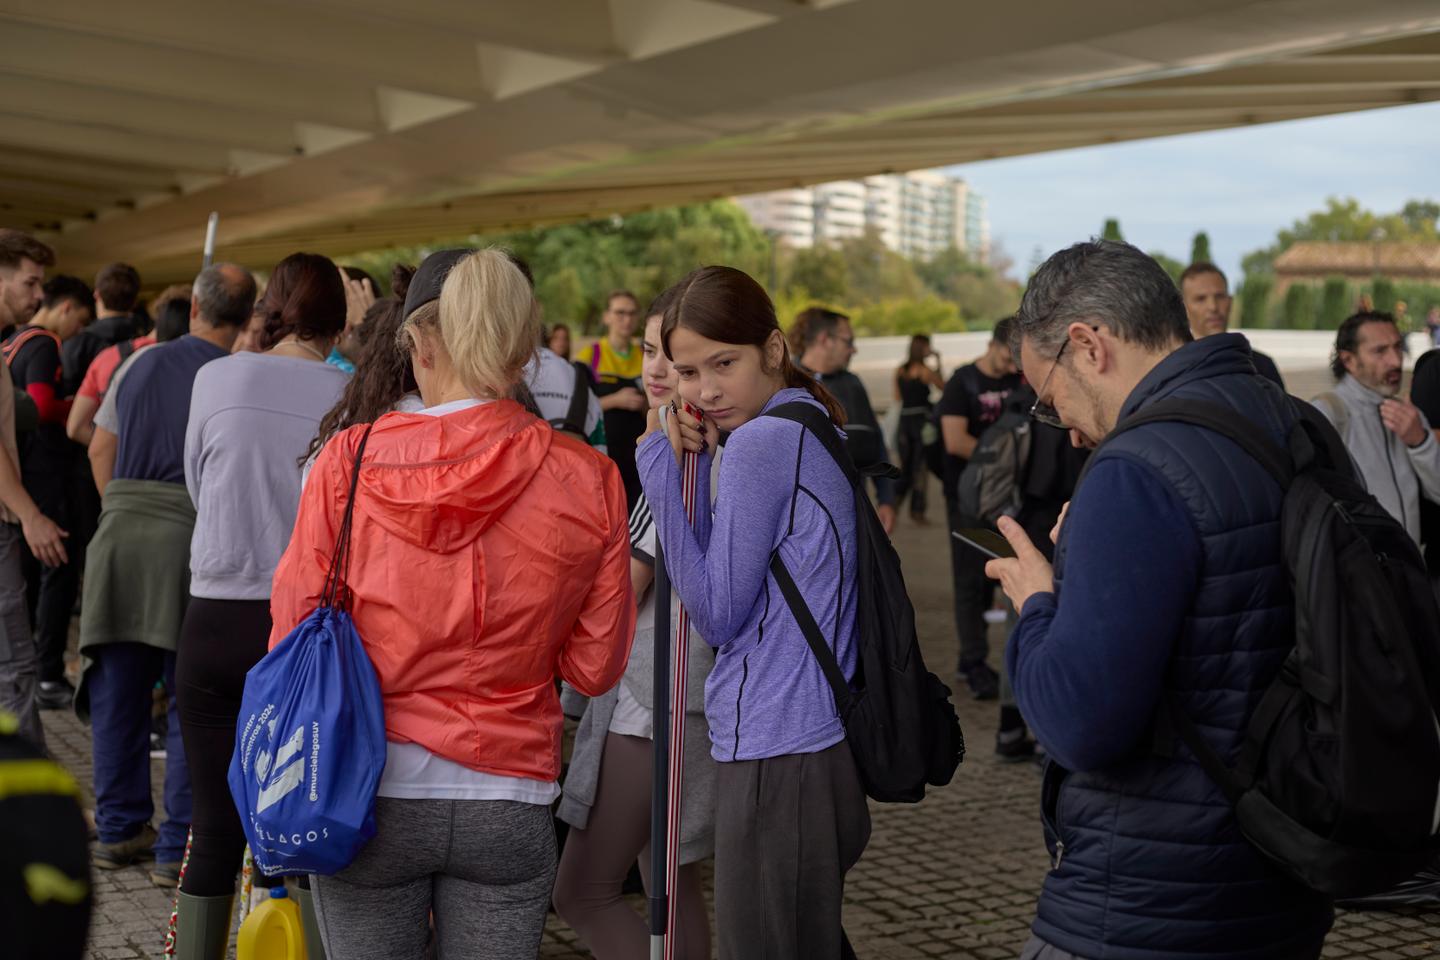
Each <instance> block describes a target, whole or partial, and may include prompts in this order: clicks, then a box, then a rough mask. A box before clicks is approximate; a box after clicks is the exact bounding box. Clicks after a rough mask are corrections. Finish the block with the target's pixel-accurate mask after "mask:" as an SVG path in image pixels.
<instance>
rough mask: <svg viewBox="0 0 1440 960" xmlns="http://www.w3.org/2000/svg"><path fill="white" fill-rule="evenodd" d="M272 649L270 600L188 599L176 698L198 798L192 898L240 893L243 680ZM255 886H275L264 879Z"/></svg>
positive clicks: (188, 887) (189, 872) (188, 878)
mask: <svg viewBox="0 0 1440 960" xmlns="http://www.w3.org/2000/svg"><path fill="white" fill-rule="evenodd" d="M269 643H270V601H269V600H207V599H205V598H204V597H191V598H190V606H189V608H188V609H187V610H186V611H185V625H184V626H183V627H181V629H180V651H179V657H178V658H177V660H176V664H175V685H176V690H175V696H176V701H177V705H178V707H179V709H180V732H181V735H182V736H183V737H184V739H185V757H186V759H187V760H189V762H190V788H191V791H192V793H193V795H194V812H193V813H192V814H191V818H190V829H191V831H192V838H191V841H190V863H189V865H188V866H187V867H186V868H185V880H184V882H183V883H181V885H180V889H182V890H183V891H185V892H186V893H188V894H190V895H191V896H195V897H219V896H225V895H228V894H230V893H232V892H234V890H235V875H236V874H237V873H238V872H239V871H240V861H241V859H242V858H243V856H244V852H245V833H244V831H243V830H242V829H241V827H240V814H239V813H237V812H236V810H235V802H234V801H233V800H231V799H230V784H229V782H228V781H227V780H226V777H227V775H228V774H229V772H230V755H231V754H232V753H234V752H235V718H236V717H238V716H239V715H240V695H241V693H243V692H244V690H245V673H246V671H248V670H249V669H250V668H251V667H253V666H255V664H256V663H258V662H259V660H260V658H261V657H263V656H265V652H266V650H267V649H268V647H269ZM255 883H256V885H257V886H268V885H269V882H267V881H266V880H265V878H264V877H263V876H262V875H260V874H259V873H258V872H257V873H256V875H255Z"/></svg>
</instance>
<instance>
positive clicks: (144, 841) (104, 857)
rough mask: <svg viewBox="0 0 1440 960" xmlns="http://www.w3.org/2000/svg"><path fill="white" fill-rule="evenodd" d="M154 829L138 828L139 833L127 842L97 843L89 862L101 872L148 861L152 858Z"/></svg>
mask: <svg viewBox="0 0 1440 960" xmlns="http://www.w3.org/2000/svg"><path fill="white" fill-rule="evenodd" d="M154 846H155V828H154V827H152V826H150V824H148V823H147V824H145V826H143V827H141V828H140V832H139V833H137V834H135V836H133V837H131V838H130V839H129V840H120V841H118V842H116V843H97V844H95V850H94V853H93V854H92V855H91V860H92V861H94V863H95V866H96V867H98V868H100V869H101V870H119V869H120V868H121V867H128V866H130V864H132V863H137V862H139V861H141V860H149V859H151V858H152V857H154V855H155V854H154V851H153V850H152V849H151V848H152V847H154Z"/></svg>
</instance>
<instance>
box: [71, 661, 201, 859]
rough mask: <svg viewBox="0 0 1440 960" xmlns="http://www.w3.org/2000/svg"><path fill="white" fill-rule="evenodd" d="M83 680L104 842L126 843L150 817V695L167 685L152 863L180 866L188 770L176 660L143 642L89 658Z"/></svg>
mask: <svg viewBox="0 0 1440 960" xmlns="http://www.w3.org/2000/svg"><path fill="white" fill-rule="evenodd" d="M89 653H90V656H91V657H92V658H93V659H94V661H95V662H94V663H93V664H92V665H91V666H90V669H89V670H87V671H86V673H85V689H86V692H87V693H88V695H89V701H90V730H91V738H92V741H93V744H94V756H95V830H96V832H97V833H98V834H99V835H100V841H101V842H102V843H118V842H120V841H121V840H129V839H130V838H131V837H133V836H135V835H136V834H137V833H139V832H140V830H141V829H142V828H143V827H144V826H145V824H147V823H149V822H150V818H151V817H152V816H154V815H155V803H154V801H153V800H152V799H151V794H150V710H151V705H152V703H153V702H154V701H153V698H152V697H151V693H150V692H151V690H152V689H154V687H155V682H156V681H157V680H161V679H163V680H164V681H165V689H166V692H167V693H168V694H169V701H170V705H169V719H170V728H169V731H168V734H167V737H166V742H165V817H166V819H165V822H164V823H163V824H161V825H160V836H159V839H157V840H156V841H155V859H156V860H157V861H159V862H160V863H179V862H180V858H181V856H182V855H183V854H184V853H185V835H186V833H188V832H189V830H190V771H189V770H188V769H187V767H186V765H185V748H184V746H183V745H182V744H181V742H180V720H179V717H178V716H177V715H176V710H175V693H174V691H175V654H173V653H170V652H169V651H166V650H160V649H158V648H156V647H151V646H147V645H146V644H143V643H111V644H106V645H105V646H101V647H95V648H93V649H91V650H90V651H89Z"/></svg>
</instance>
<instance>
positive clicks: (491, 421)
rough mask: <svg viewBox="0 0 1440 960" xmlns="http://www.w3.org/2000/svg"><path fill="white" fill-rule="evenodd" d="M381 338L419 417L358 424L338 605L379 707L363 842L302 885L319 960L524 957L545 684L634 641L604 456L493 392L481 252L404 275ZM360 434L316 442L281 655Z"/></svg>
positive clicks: (534, 863) (520, 285) (552, 768)
mask: <svg viewBox="0 0 1440 960" xmlns="http://www.w3.org/2000/svg"><path fill="white" fill-rule="evenodd" d="M405 316H406V320H405V323H404V325H403V326H402V328H401V336H402V337H403V338H406V340H407V342H408V346H409V347H410V349H411V356H412V362H413V364H414V368H415V376H416V380H417V381H418V383H419V385H420V394H421V397H422V398H423V399H424V401H425V405H426V409H425V410H424V411H422V412H420V413H409V414H407V413H391V414H387V415H385V416H383V417H381V418H380V419H379V420H378V421H376V422H375V424H374V427H373V429H372V432H371V434H370V438H369V441H368V442H367V444H366V446H365V452H364V456H363V458H362V467H361V471H360V481H359V488H358V492H357V493H356V498H355V516H354V521H353V522H354V527H353V532H352V551H353V553H352V557H351V561H350V574H349V586H350V590H351V591H352V593H353V604H352V612H353V615H354V618H355V625H356V628H357V629H358V631H359V633H360V636H361V638H362V640H363V641H364V643H365V648H366V651H367V652H368V653H369V655H370V659H371V661H372V662H373V663H374V665H375V671H376V673H377V675H378V676H379V679H380V687H381V692H382V694H383V696H384V702H385V732H386V739H387V740H388V741H389V743H388V745H387V747H388V749H387V757H386V768H385V774H384V777H383V778H382V780H381V782H380V788H379V799H378V800H377V806H376V819H377V833H376V836H375V838H374V839H373V840H372V841H370V843H369V844H368V845H367V846H366V847H365V848H364V849H363V850H361V852H360V854H359V856H358V857H357V858H356V859H355V861H354V862H353V863H352V864H351V865H350V866H349V867H347V868H346V869H344V870H342V871H340V872H339V873H337V874H335V875H334V876H332V877H317V878H315V905H316V913H317V915H318V918H319V924H320V927H321V934H322V937H323V938H324V941H325V948H326V951H327V953H328V955H329V956H331V957H335V958H337V960H338V958H343V960H367V958H376V960H381V958H384V960H395V958H406V957H415V958H419V957H420V956H422V955H423V952H424V950H425V945H426V940H427V937H428V929H429V918H430V915H431V913H432V911H433V913H434V918H435V929H436V934H437V936H438V938H439V942H438V947H439V955H440V956H441V957H462V956H463V957H467V958H490V957H493V958H497V960H498V958H506V960H512V958H516V957H533V956H535V955H536V954H537V952H538V950H539V946H540V937H541V934H542V932H543V929H544V924H545V913H546V907H547V904H548V901H549V895H550V890H551V887H552V885H553V883H554V877H555V856H556V855H555V834H554V830H553V827H552V824H551V819H550V804H551V803H552V802H553V801H554V799H555V798H556V797H557V796H558V794H559V787H558V786H557V784H556V778H557V777H558V776H559V773H560V736H561V724H562V719H561V713H560V704H559V699H558V697H557V694H556V685H555V683H554V679H555V677H556V676H560V677H562V678H563V679H565V680H566V681H568V682H569V683H570V684H571V685H573V686H574V687H575V688H576V689H578V690H580V691H581V692H582V693H584V694H586V695H589V696H597V695H599V694H601V693H604V692H605V691H607V690H609V689H610V688H611V687H613V686H614V685H615V683H616V681H618V680H619V679H620V676H621V674H622V673H623V672H624V669H625V663H626V659H627V657H628V654H629V647H630V640H631V637H632V636H633V633H634V626H635V599H634V595H633V593H632V590H631V586H630V544H629V538H628V524H627V519H628V518H627V513H626V508H625V492H624V487H623V486H622V484H621V481H620V475H619V472H618V471H617V470H616V468H615V466H614V464H613V463H611V462H610V461H609V460H608V459H606V458H605V457H604V456H603V455H602V454H599V453H597V452H595V451H594V450H592V449H591V448H590V447H588V446H586V445H585V444H584V443H583V442H581V441H579V440H574V439H572V438H570V437H567V436H565V435H564V434H562V433H559V432H558V431H555V430H553V429H551V427H550V426H549V425H548V424H546V423H545V422H544V421H542V420H539V419H537V418H536V417H534V416H532V415H530V414H528V413H526V412H525V411H524V410H523V409H522V408H521V407H520V406H519V405H518V404H516V403H515V402H513V401H511V400H508V399H504V397H505V395H506V394H507V393H508V391H509V389H510V387H511V386H512V385H513V384H514V383H515V382H516V381H517V380H518V379H519V378H520V375H521V370H522V368H523V367H524V365H525V363H526V361H527V360H528V359H529V358H530V356H531V354H533V352H534V350H535V344H536V343H538V342H539V336H540V328H539V322H538V317H537V311H536V309H535V306H534V300H533V297H532V294H531V291H530V287H529V285H528V283H527V282H526V280H525V278H524V276H523V275H522V274H521V272H520V271H519V269H517V268H516V267H515V266H514V264H513V263H512V262H511V261H510V260H509V258H508V257H507V256H506V255H505V254H504V253H503V252H501V251H498V250H481V251H478V252H476V251H467V250H450V251H443V252H441V253H437V254H434V255H432V256H431V257H430V258H428V259H427V260H426V261H425V263H423V264H422V265H421V266H420V269H419V270H418V271H417V273H416V275H415V278H414V280H413V281H412V282H411V286H410V290H409V292H408V294H407V296H406V303H405ZM364 429H365V428H364V427H363V426H357V427H352V428H350V429H349V430H347V431H345V432H343V433H341V434H339V435H337V436H336V437H334V438H333V439H332V440H331V441H330V442H329V443H328V444H326V445H325V448H324V450H323V451H322V452H321V454H320V456H319V458H318V459H317V460H316V462H315V467H314V470H313V472H312V473H311V475H310V480H309V482H308V484H307V486H306V487H305V490H304V493H303V495H302V498H301V501H300V513H299V517H298V519H297V521H296V524H295V533H294V538H293V539H292V540H291V543H290V547H289V549H288V550H287V551H286V553H285V556H284V558H283V559H282V560H281V563H280V567H279V569H278V570H277V571H276V575H275V585H274V592H273V601H272V605H273V614H274V621H275V633H274V635H273V637H272V640H271V642H272V645H273V644H274V643H277V642H279V641H280V640H281V639H282V638H283V637H284V636H285V635H286V633H288V632H289V631H290V630H291V629H292V628H293V627H294V626H295V624H297V623H298V622H299V621H300V620H301V619H302V618H303V617H304V616H305V615H306V614H308V613H309V612H310V611H311V610H312V609H314V607H315V606H316V604H317V603H318V602H319V598H320V594H321V592H322V589H323V584H324V580H325V575H326V571H327V569H328V566H329V563H330V555H331V551H332V548H333V546H334V543H335V536H336V533H337V531H338V529H339V527H340V521H341V518H342V516H343V513H344V509H345V502H346V500H347V499H348V494H349V484H350V479H349V478H350V471H351V468H352V465H353V463H354V457H355V451H356V449H357V448H358V447H359V443H360V438H361V436H362V434H363V431H364Z"/></svg>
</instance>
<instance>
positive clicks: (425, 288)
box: [401, 247, 475, 317]
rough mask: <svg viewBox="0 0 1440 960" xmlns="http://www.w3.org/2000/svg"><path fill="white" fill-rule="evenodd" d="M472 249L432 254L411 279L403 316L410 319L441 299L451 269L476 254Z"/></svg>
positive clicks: (439, 251)
mask: <svg viewBox="0 0 1440 960" xmlns="http://www.w3.org/2000/svg"><path fill="white" fill-rule="evenodd" d="M474 252H475V250H474V248H472V247H456V248H454V249H452V250H438V251H436V252H435V253H432V254H430V256H428V257H426V258H425V260H424V261H423V262H422V263H421V264H420V268H419V269H418V270H416V271H415V276H413V277H411V278H410V289H409V290H407V291H406V292H405V310H404V312H403V313H402V314H401V316H405V317H408V316H410V314H412V313H414V312H415V311H416V310H419V309H420V308H421V307H423V306H425V304H427V303H429V302H430V301H431V300H439V299H440V288H441V287H443V286H445V278H446V277H448V276H449V275H450V269H451V268H452V267H454V266H455V264H457V263H459V262H460V261H461V260H463V259H465V258H466V257H468V256H469V255H470V254H472V253H474Z"/></svg>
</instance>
